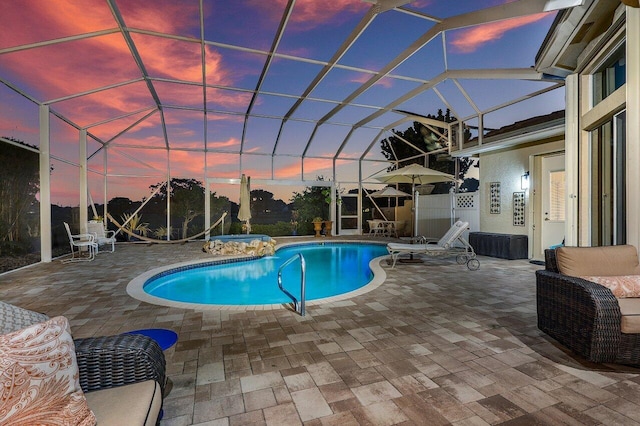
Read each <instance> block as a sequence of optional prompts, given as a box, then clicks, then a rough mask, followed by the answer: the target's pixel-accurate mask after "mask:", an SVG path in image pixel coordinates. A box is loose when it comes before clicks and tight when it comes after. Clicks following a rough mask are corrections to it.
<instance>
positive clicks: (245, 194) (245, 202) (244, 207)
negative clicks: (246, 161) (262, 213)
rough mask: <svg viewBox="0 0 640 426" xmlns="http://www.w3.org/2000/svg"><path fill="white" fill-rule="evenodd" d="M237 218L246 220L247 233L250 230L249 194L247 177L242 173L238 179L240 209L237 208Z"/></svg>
mask: <svg viewBox="0 0 640 426" xmlns="http://www.w3.org/2000/svg"><path fill="white" fill-rule="evenodd" d="M238 220H240V221H242V222H246V226H247V234H248V233H250V232H251V224H250V223H249V221H250V220H251V195H250V192H249V179H247V177H246V176H245V175H244V173H243V174H242V179H240V209H239V210H238Z"/></svg>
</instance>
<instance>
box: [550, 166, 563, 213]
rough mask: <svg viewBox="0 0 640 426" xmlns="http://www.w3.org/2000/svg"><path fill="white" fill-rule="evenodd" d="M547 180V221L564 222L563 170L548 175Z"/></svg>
mask: <svg viewBox="0 0 640 426" xmlns="http://www.w3.org/2000/svg"><path fill="white" fill-rule="evenodd" d="M549 180H550V182H549V197H550V199H549V220H552V221H558V222H564V194H565V190H564V188H565V184H564V181H565V172H564V170H559V171H556V172H551V173H549Z"/></svg>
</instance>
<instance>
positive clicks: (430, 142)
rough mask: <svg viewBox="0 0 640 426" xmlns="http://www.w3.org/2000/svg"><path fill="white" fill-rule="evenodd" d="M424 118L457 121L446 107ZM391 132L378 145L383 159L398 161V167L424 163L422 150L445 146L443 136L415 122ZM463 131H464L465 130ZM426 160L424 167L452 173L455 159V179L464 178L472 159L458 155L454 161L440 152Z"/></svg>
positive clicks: (445, 142) (448, 121) (430, 155)
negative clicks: (457, 166) (403, 129)
mask: <svg viewBox="0 0 640 426" xmlns="http://www.w3.org/2000/svg"><path fill="white" fill-rule="evenodd" d="M426 118H431V119H433V120H438V121H442V122H443V123H452V122H454V121H456V120H457V119H456V118H455V117H452V116H451V112H450V111H449V110H448V109H447V111H446V112H445V113H444V114H443V113H442V110H441V109H439V110H438V114H437V115H435V116H434V115H431V114H429V115H427V116H426ZM443 127H446V124H443ZM392 132H393V133H394V136H390V137H389V138H387V139H383V140H382V141H381V143H380V148H381V150H382V154H383V155H384V156H385V158H386V159H387V160H390V161H394V162H395V161H396V160H398V167H404V166H408V165H409V164H414V163H417V164H424V154H423V153H424V152H426V153H429V152H432V151H438V150H441V149H442V148H446V147H447V146H448V145H447V144H448V142H447V141H446V138H443V137H441V136H440V135H438V134H437V133H436V132H434V131H433V130H431V129H430V128H428V127H427V126H425V125H424V124H422V123H420V122H418V121H414V122H413V125H412V126H411V127H409V128H408V129H407V130H405V131H403V132H400V131H396V130H392ZM465 132H467V133H468V130H465ZM442 133H443V134H445V135H446V131H445V130H442ZM465 136H470V135H465ZM403 139H404V140H403ZM405 140H406V141H407V142H409V143H410V144H411V145H413V146H415V148H414V147H413V146H411V145H409V144H407V143H406V142H405ZM427 159H428V160H427V161H428V162H427V167H429V168H431V169H434V170H438V171H441V172H445V173H449V174H452V175H454V174H455V173H456V161H458V165H459V170H458V176H457V177H458V178H459V179H464V176H465V175H466V173H467V172H468V171H469V168H470V167H471V166H472V165H473V164H474V160H473V159H470V158H458V159H457V160H456V159H453V158H451V157H450V156H449V155H448V153H446V152H443V151H438V152H437V153H434V154H427ZM445 186H446V188H444V191H445V192H446V191H447V190H448V186H449V185H448V184H447V185H445Z"/></svg>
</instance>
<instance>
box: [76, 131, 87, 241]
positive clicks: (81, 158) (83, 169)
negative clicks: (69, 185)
mask: <svg viewBox="0 0 640 426" xmlns="http://www.w3.org/2000/svg"><path fill="white" fill-rule="evenodd" d="M78 164H80V197H79V198H80V232H81V233H86V232H87V221H88V219H89V218H88V214H87V206H88V205H89V203H88V197H87V194H88V190H89V185H88V184H87V129H81V130H80V140H79V143H78Z"/></svg>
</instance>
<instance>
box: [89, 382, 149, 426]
mask: <svg viewBox="0 0 640 426" xmlns="http://www.w3.org/2000/svg"><path fill="white" fill-rule="evenodd" d="M85 396H86V397H87V401H88V402H89V407H91V411H93V413H94V414H95V415H96V419H98V425H100V426H110V425H114V426H121V425H128V426H134V425H145V426H147V425H148V426H153V425H155V424H156V421H157V419H158V414H159V413H160V409H161V408H162V395H161V393H160V385H158V383H157V382H156V381H155V380H147V381H145V382H138V383H133V384H131V385H125V386H118V387H115V388H109V389H102V390H98V391H93V392H87V393H86V394H85Z"/></svg>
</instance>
